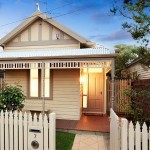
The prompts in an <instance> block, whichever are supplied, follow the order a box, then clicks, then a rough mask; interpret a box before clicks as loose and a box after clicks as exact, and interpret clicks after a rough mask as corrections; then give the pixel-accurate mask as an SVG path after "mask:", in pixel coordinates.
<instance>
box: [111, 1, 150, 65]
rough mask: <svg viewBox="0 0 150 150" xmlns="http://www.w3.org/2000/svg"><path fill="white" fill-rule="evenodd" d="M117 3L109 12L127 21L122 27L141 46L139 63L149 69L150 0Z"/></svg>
mask: <svg viewBox="0 0 150 150" xmlns="http://www.w3.org/2000/svg"><path fill="white" fill-rule="evenodd" d="M118 2H119V3H117V2H115V5H114V7H113V8H112V9H111V10H110V11H111V12H112V13H114V15H117V14H119V15H121V16H123V17H125V18H126V19H127V21H125V22H124V23H123V24H122V27H123V29H125V30H126V31H127V32H129V33H130V34H131V36H132V38H133V39H134V40H136V41H137V42H139V43H140V44H141V46H140V47H139V51H138V56H139V61H140V62H141V63H142V64H143V65H145V66H146V67H150V59H149V58H150V48H149V42H150V41H149V39H150V12H149V10H150V0H121V2H122V3H121V4H120V1H118Z"/></svg>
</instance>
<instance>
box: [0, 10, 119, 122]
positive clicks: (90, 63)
mask: <svg viewBox="0 0 150 150" xmlns="http://www.w3.org/2000/svg"><path fill="white" fill-rule="evenodd" d="M0 45H1V46H2V47H3V52H1V54H0V69H1V70H4V73H5V75H4V78H5V79H4V80H5V82H6V83H7V84H14V83H15V82H18V83H19V84H20V85H21V86H22V89H23V91H24V94H25V95H26V100H25V108H24V109H25V110H30V111H48V110H50V111H53V112H55V113H56V114H57V118H59V119H72V120H79V119H80V116H81V114H82V113H103V114H105V113H106V73H107V72H108V71H110V70H112V71H111V73H112V105H113V101H114V94H113V92H114V88H113V87H114V82H113V81H114V59H115V57H116V54H115V53H114V52H112V51H109V50H108V49H106V48H103V47H101V48H94V43H93V42H91V41H88V40H86V39H85V38H83V37H82V36H81V35H79V34H77V33H75V32H74V31H72V30H70V29H68V28H67V27H65V26H63V25H62V24H60V23H58V22H57V21H55V20H53V19H52V18H50V17H48V16H47V15H45V14H43V13H41V12H40V11H39V10H37V11H36V12H35V13H34V14H33V15H32V16H31V17H29V18H28V19H26V20H25V21H24V22H23V23H21V24H20V25H19V26H17V27H16V28H15V29H14V30H12V31H11V32H10V33H8V34H7V35H6V36H5V37H3V38H2V39H1V40H0Z"/></svg>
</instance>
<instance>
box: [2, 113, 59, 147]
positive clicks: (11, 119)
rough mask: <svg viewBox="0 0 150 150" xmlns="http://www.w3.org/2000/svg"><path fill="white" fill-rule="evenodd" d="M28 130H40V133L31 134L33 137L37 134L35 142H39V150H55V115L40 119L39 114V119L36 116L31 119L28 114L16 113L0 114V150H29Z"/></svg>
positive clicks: (29, 138) (29, 136) (30, 138)
mask: <svg viewBox="0 0 150 150" xmlns="http://www.w3.org/2000/svg"><path fill="white" fill-rule="evenodd" d="M29 128H32V129H36V128H41V131H40V133H35V134H33V135H34V136H35V137H36V134H37V137H38V138H37V139H35V140H36V141H38V140H39V145H40V150H55V142H56V140H55V137H56V135H55V134H56V115H55V113H50V114H49V117H47V116H46V115H45V116H44V117H42V115H41V114H40V115H39V117H37V115H36V114H34V116H33V117H32V115H31V114H30V113H29V114H27V113H26V112H25V113H24V114H23V113H22V112H19V113H18V112H17V111H15V112H14V113H12V112H7V111H6V112H5V113H4V112H3V111H1V113H0V150H29V149H30V148H29V147H31V141H30V140H32V137H31V134H32V133H30V131H29ZM33 131H35V130H33ZM33 138H34V137H33ZM40 138H41V140H40ZM37 150H39V149H37Z"/></svg>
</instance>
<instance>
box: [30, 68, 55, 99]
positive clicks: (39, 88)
mask: <svg viewBox="0 0 150 150" xmlns="http://www.w3.org/2000/svg"><path fill="white" fill-rule="evenodd" d="M49 72H50V80H49V88H50V89H49V93H50V96H49V97H44V99H45V100H52V99H53V70H52V69H49ZM30 80H31V79H30V69H29V70H28V86H27V87H28V90H27V91H28V94H27V95H28V99H42V98H43V97H42V87H41V86H42V70H41V69H38V97H31V96H30Z"/></svg>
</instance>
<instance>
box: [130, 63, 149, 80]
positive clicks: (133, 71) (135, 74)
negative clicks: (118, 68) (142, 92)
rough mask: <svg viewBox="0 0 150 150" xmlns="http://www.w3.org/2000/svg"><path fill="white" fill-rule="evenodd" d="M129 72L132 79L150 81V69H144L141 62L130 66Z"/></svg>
mask: <svg viewBox="0 0 150 150" xmlns="http://www.w3.org/2000/svg"><path fill="white" fill-rule="evenodd" d="M128 71H129V74H130V76H131V78H132V79H140V80H143V79H150V68H145V67H143V66H142V64H140V62H139V61H133V62H132V63H131V64H129V65H128Z"/></svg>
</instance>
